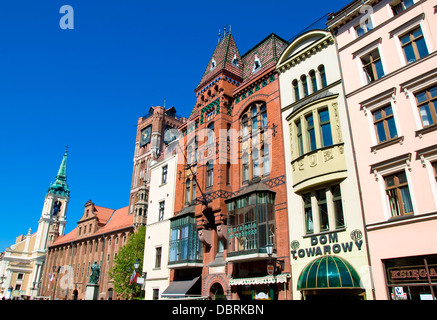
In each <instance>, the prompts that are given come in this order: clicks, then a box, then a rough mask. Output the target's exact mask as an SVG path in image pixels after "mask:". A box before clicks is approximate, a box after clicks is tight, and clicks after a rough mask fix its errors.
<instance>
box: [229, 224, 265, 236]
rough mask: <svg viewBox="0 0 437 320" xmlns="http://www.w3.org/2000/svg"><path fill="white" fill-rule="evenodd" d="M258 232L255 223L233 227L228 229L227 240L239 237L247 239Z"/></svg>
mask: <svg viewBox="0 0 437 320" xmlns="http://www.w3.org/2000/svg"><path fill="white" fill-rule="evenodd" d="M257 232H258V228H257V225H256V223H255V222H249V223H246V224H242V225H239V226H235V227H228V239H233V238H236V239H239V238H241V237H247V236H250V235H253V234H256V233H257Z"/></svg>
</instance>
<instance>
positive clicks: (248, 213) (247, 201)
mask: <svg viewBox="0 0 437 320" xmlns="http://www.w3.org/2000/svg"><path fill="white" fill-rule="evenodd" d="M274 197H275V194H274V192H272V191H270V190H268V192H265V191H264V192H254V193H251V194H249V195H247V194H246V195H242V196H238V197H237V198H233V199H230V200H227V204H228V228H227V238H228V254H227V258H226V260H227V261H228V262H245V261H255V260H264V259H268V258H269V256H268V255H267V252H266V245H267V244H269V243H272V244H273V245H274V246H275V247H276V232H275V230H276V225H275V214H274Z"/></svg>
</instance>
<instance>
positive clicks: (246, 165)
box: [242, 152, 249, 182]
mask: <svg viewBox="0 0 437 320" xmlns="http://www.w3.org/2000/svg"><path fill="white" fill-rule="evenodd" d="M242 160H243V182H244V181H248V180H249V154H248V153H247V152H245V153H244V154H243V159H242Z"/></svg>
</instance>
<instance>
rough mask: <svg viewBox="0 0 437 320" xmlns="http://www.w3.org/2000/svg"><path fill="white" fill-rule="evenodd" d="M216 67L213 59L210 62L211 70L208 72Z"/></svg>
mask: <svg viewBox="0 0 437 320" xmlns="http://www.w3.org/2000/svg"><path fill="white" fill-rule="evenodd" d="M216 65H217V62H215V59H214V57H213V58H212V61H211V69H210V70H213V69H214V68H215V67H216Z"/></svg>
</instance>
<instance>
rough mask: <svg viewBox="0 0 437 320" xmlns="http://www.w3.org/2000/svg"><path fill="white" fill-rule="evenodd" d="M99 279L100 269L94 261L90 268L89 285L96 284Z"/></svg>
mask: <svg viewBox="0 0 437 320" xmlns="http://www.w3.org/2000/svg"><path fill="white" fill-rule="evenodd" d="M99 278H100V267H99V265H98V264H97V261H94V264H93V265H92V266H91V276H90V282H89V283H91V284H98V283H99Z"/></svg>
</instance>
